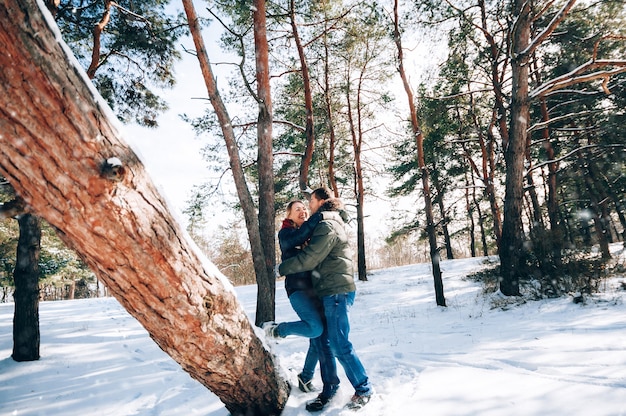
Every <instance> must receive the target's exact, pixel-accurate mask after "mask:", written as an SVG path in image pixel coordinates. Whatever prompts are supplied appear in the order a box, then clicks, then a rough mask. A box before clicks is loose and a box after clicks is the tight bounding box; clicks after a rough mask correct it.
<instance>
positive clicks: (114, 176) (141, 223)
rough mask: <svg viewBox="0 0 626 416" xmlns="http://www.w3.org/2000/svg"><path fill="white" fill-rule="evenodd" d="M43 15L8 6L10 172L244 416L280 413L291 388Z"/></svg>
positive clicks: (35, 8) (168, 345) (172, 350)
mask: <svg viewBox="0 0 626 416" xmlns="http://www.w3.org/2000/svg"><path fill="white" fill-rule="evenodd" d="M40 6H42V7H43V3H42V2H39V3H38V2H36V1H35V0H0V44H1V45H3V48H2V51H0V174H2V175H3V176H4V177H5V178H7V179H8V180H9V182H10V183H11V185H12V186H13V187H14V188H15V191H16V193H17V194H18V196H19V197H20V198H22V199H23V200H24V202H25V203H26V204H27V205H28V207H29V209H30V210H31V211H32V212H33V213H35V214H36V215H38V216H40V217H42V218H44V219H45V220H46V221H47V222H49V223H50V224H51V225H52V226H54V227H55V228H56V229H57V231H58V234H59V236H60V237H61V238H62V239H63V241H64V242H65V243H66V244H68V245H69V246H70V247H72V248H74V249H75V250H76V251H77V252H78V253H79V254H80V255H81V256H82V258H83V259H84V260H85V261H86V262H87V264H89V266H90V267H91V268H92V270H93V271H94V272H95V273H96V274H97V276H98V278H99V279H101V280H102V281H103V282H104V283H105V284H106V285H107V287H108V288H109V289H110V291H111V293H112V294H113V295H114V296H115V298H116V299H117V300H118V301H119V302H120V303H121V304H122V305H123V306H124V307H125V308H126V310H128V311H129V313H130V314H131V315H133V316H134V317H135V318H136V319H137V320H138V321H139V322H140V323H141V324H142V325H143V326H144V327H145V328H146V329H147V330H148V332H149V333H150V336H151V337H152V338H153V339H154V341H155V342H156V343H157V344H158V345H159V346H160V347H161V348H162V349H163V350H164V351H165V352H166V353H168V354H169V355H170V356H171V357H172V358H174V360H176V361H177V362H178V363H179V364H180V365H181V366H182V368H183V369H184V370H185V371H187V372H188V373H189V374H191V376H192V377H193V378H195V379H196V380H198V381H199V382H201V383H202V384H203V385H205V386H206V387H207V388H209V389H210V390H211V391H212V392H213V393H215V394H216V395H217V396H218V397H219V398H220V399H221V400H222V402H223V403H224V404H225V405H226V408H227V409H228V410H229V411H230V412H231V413H232V414H234V415H275V414H280V413H281V411H282V409H283V408H284V406H285V404H286V401H287V398H288V396H289V386H288V384H287V383H286V382H285V381H284V380H283V379H282V378H281V377H280V375H279V373H278V369H277V365H276V363H275V362H274V360H273V357H272V355H271V353H269V352H268V351H267V350H266V349H265V348H264V347H263V344H262V342H261V341H260V340H259V339H258V338H257V337H256V336H255V333H254V329H253V326H252V325H251V323H250V321H249V320H248V318H247V316H246V315H245V313H244V311H243V310H242V308H241V306H240V304H239V303H238V301H237V298H236V296H235V294H234V292H233V290H232V288H231V286H230V284H229V283H228V282H226V281H225V280H223V279H224V278H223V277H222V275H221V274H220V273H219V271H217V269H216V268H215V267H213V265H212V264H210V263H209V262H203V261H202V260H201V256H199V255H198V254H197V251H196V250H195V249H194V245H193V244H192V243H190V242H189V240H188V239H187V237H186V234H185V233H184V232H183V231H182V230H181V228H180V226H179V225H178V224H177V222H176V221H175V219H174V218H173V216H172V215H171V213H170V212H169V210H168V207H167V205H166V203H165V202H164V199H163V198H162V197H161V196H160V195H159V193H158V191H157V190H156V188H155V186H154V185H153V183H152V182H151V180H150V178H149V177H148V175H147V173H146V171H145V169H144V167H143V165H142V164H141V162H140V160H139V159H138V158H137V156H136V155H135V153H134V152H133V151H132V150H131V148H129V146H128V145H127V144H125V143H124V142H123V140H122V139H121V138H120V134H119V132H118V128H117V125H118V124H117V121H116V120H115V119H114V117H113V116H112V115H111V114H112V113H111V111H110V109H108V107H107V106H106V104H104V101H103V100H102V99H100V97H99V95H98V93H97V92H96V90H95V89H94V88H93V86H92V85H91V83H90V81H89V80H88V78H87V76H86V75H85V73H84V72H83V70H82V69H81V68H80V67H79V65H78V64H77V62H76V60H75V59H74V57H73V56H72V55H71V52H69V49H68V48H67V46H66V45H64V44H63V42H62V40H61V36H60V34H59V32H58V29H57V28H56V25H55V24H54V22H53V20H52V18H50V16H49V15H48V12H47V11H45V10H44V11H42V10H41V9H40Z"/></svg>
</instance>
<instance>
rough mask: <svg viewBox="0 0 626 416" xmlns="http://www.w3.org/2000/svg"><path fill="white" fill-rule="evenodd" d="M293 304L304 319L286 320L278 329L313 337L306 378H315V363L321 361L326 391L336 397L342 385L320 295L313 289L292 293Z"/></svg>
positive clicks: (283, 331)
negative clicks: (331, 347)
mask: <svg viewBox="0 0 626 416" xmlns="http://www.w3.org/2000/svg"><path fill="white" fill-rule="evenodd" d="M289 302H290V303H291V307H292V308H293V310H294V311H295V312H296V314H297V315H298V316H299V317H300V319H301V320H300V321H296V322H282V323H280V324H278V327H277V328H276V330H277V331H278V335H279V336H281V337H286V336H287V335H298V336H302V337H307V338H310V341H309V349H308V351H307V354H306V358H305V360H304V368H303V369H302V379H303V380H304V381H305V382H306V381H309V380H311V379H312V378H313V374H314V372H315V366H316V365H317V362H318V361H319V363H320V374H321V376H322V382H323V383H324V389H323V390H322V394H327V395H328V397H332V395H334V394H335V391H336V390H337V387H338V385H339V378H338V377H337V363H336V362H335V358H334V357H333V355H332V352H331V350H330V342H329V341H328V332H327V331H326V328H325V326H324V322H323V318H322V311H321V304H320V300H319V298H317V296H315V294H314V293H312V292H307V291H304V290H298V291H296V292H293V293H292V294H291V296H289Z"/></svg>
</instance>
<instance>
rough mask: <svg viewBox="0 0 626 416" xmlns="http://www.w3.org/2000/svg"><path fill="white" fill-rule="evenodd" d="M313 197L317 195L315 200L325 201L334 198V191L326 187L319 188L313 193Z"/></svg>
mask: <svg viewBox="0 0 626 416" xmlns="http://www.w3.org/2000/svg"><path fill="white" fill-rule="evenodd" d="M311 195H315V198H316V199H319V200H320V201H325V200H327V199H330V198H332V197H333V195H332V191H331V190H330V189H328V188H327V187H325V186H322V187H320V188H317V189H316V190H314V191H313V193H312V194H311Z"/></svg>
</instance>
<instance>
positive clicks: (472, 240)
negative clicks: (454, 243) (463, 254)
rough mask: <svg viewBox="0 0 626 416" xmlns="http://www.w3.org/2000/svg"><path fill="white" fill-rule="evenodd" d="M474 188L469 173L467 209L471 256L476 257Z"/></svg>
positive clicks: (466, 192) (466, 198)
mask: <svg viewBox="0 0 626 416" xmlns="http://www.w3.org/2000/svg"><path fill="white" fill-rule="evenodd" d="M471 188H472V186H471V185H470V183H469V180H468V178H467V172H465V209H466V210H467V218H468V220H469V223H470V226H469V231H468V233H469V241H470V256H471V257H476V225H475V223H474V208H473V205H472V203H471V202H470V197H469V194H470V189H471ZM472 192H474V190H473V189H472Z"/></svg>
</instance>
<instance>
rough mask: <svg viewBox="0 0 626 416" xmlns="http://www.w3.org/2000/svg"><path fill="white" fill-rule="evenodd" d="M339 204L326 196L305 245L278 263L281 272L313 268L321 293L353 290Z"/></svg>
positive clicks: (296, 271) (349, 250) (318, 289)
mask: <svg viewBox="0 0 626 416" xmlns="http://www.w3.org/2000/svg"><path fill="white" fill-rule="evenodd" d="M342 208H343V205H342V203H341V201H340V200H338V199H334V198H331V199H329V200H327V201H326V202H325V203H324V205H322V206H321V207H320V208H319V210H318V212H321V214H322V218H323V219H322V220H321V221H320V222H319V224H318V225H317V226H316V227H315V230H313V234H312V235H311V239H310V240H309V243H308V245H307V246H306V247H304V248H303V249H302V250H301V251H300V252H299V253H298V254H297V255H296V256H294V257H291V258H289V259H286V260H285V261H283V262H282V263H281V264H280V266H279V267H278V270H279V272H280V274H281V275H289V274H293V273H299V272H303V271H307V270H312V273H311V280H312V283H313V288H314V289H315V292H316V293H317V295H318V296H320V297H322V296H329V295H336V294H340V293H348V292H354V291H355V290H356V286H355V285H354V272H353V267H352V250H351V249H350V245H349V242H348V235H347V232H346V228H345V220H344V218H343V217H342V215H341V213H342V212H341V211H342Z"/></svg>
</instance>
